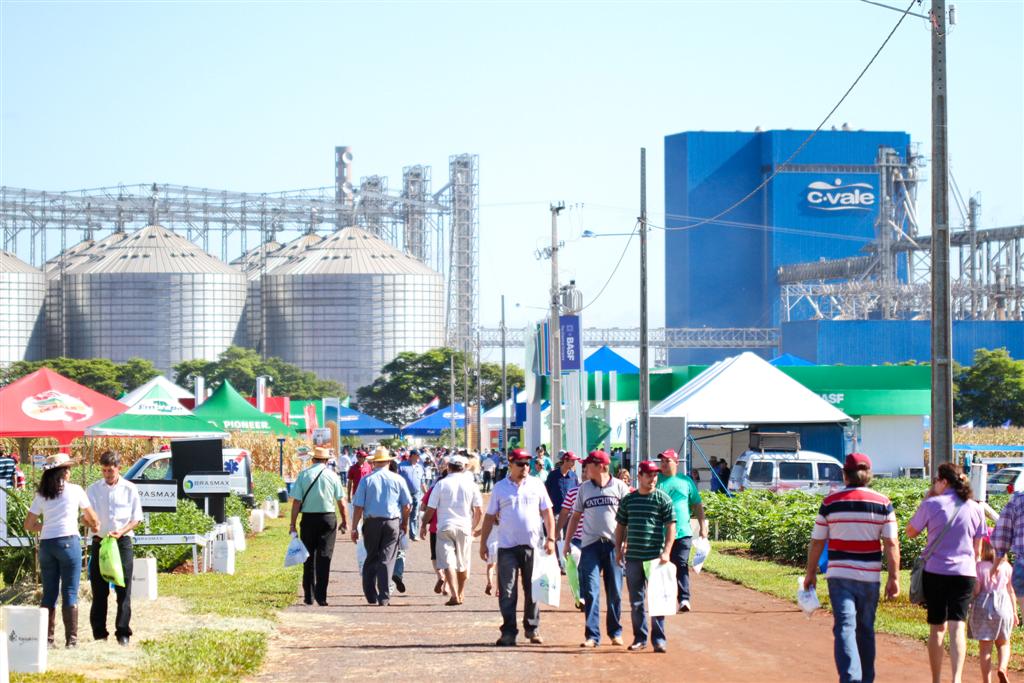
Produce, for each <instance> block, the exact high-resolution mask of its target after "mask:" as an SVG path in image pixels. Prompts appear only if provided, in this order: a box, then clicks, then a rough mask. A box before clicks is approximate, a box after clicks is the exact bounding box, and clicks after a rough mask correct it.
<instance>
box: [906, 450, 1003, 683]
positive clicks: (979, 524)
mask: <svg viewBox="0 0 1024 683" xmlns="http://www.w3.org/2000/svg"><path fill="white" fill-rule="evenodd" d="M972 495H973V494H972V492H971V483H970V480H969V479H968V478H967V475H965V474H964V473H963V470H961V469H960V467H959V466H957V465H953V464H950V463H943V464H942V465H939V474H938V476H937V477H935V483H934V484H932V487H931V489H929V491H928V496H927V497H926V498H925V499H924V500H923V501H922V502H921V505H920V506H919V507H918V508H917V512H915V513H914V516H913V517H912V518H911V519H910V522H909V523H907V536H908V537H909V538H914V537H915V536H917V535H918V534H920V533H921V532H922V531H924V530H925V529H927V530H928V545H927V546H926V547H925V549H924V553H923V555H924V556H925V557H927V561H926V562H925V565H924V586H923V587H924V596H925V601H926V602H927V605H928V624H929V625H930V626H931V635H930V636H929V637H928V661H929V664H931V669H932V680H933V681H939V680H940V677H941V676H942V641H943V639H944V638H945V636H946V629H947V627H948V628H949V659H950V664H951V665H952V667H953V681H954V683H959V681H960V680H961V676H962V674H963V670H964V657H965V656H966V654H967V632H966V631H967V628H966V623H967V608H968V606H969V605H970V602H971V596H972V594H973V592H974V582H975V578H976V569H975V567H976V562H977V560H978V558H979V557H980V555H981V539H982V538H983V537H984V536H985V532H986V525H985V513H984V512H983V510H982V508H981V506H980V505H978V503H976V502H975V501H974V500H972ZM950 520H952V522H951V523H950ZM947 524H949V529H947V530H946V531H945V532H943V530H944V529H946V525H947Z"/></svg>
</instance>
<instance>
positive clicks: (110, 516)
mask: <svg viewBox="0 0 1024 683" xmlns="http://www.w3.org/2000/svg"><path fill="white" fill-rule="evenodd" d="M100 465H101V466H102V468H103V478H102V479H100V480H99V481H97V482H95V483H94V484H92V485H91V486H90V487H89V488H88V490H87V491H86V495H88V497H89V505H90V507H92V509H93V510H95V511H96V516H97V517H98V518H99V521H100V527H99V533H98V534H96V533H95V532H94V534H93V537H92V550H91V551H90V553H89V583H90V584H91V585H92V609H91V610H90V611H89V623H90V624H91V625H92V635H93V638H95V639H96V640H106V639H107V636H108V635H109V632H108V631H107V602H108V600H109V598H110V583H109V582H108V581H107V580H106V579H104V578H103V577H102V576H101V575H100V541H101V540H102V539H103V538H104V537H107V536H109V537H111V538H114V539H116V541H117V549H118V551H119V553H120V555H121V567H122V569H123V570H124V588H121V587H120V586H115V587H114V592H115V593H116V594H117V617H116V619H115V620H114V629H115V630H114V635H115V636H117V642H118V644H119V645H127V644H128V640H129V639H130V638H131V635H132V629H131V626H130V622H131V618H132V598H131V596H132V567H133V557H134V552H133V549H132V536H134V532H133V529H135V527H137V526H138V525H139V523H140V522H142V499H141V498H140V497H139V490H138V489H137V488H136V487H135V484H133V483H131V482H130V481H128V480H127V479H125V478H123V477H122V476H121V456H120V455H118V454H117V453H116V452H114V451H107V452H105V453H104V454H103V455H101V456H100Z"/></svg>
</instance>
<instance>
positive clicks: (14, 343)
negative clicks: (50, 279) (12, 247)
mask: <svg viewBox="0 0 1024 683" xmlns="http://www.w3.org/2000/svg"><path fill="white" fill-rule="evenodd" d="M45 298H46V278H45V276H44V275H43V271H41V270H39V269H37V268H33V267H32V266H30V265H29V264H27V263H25V262H24V261H22V260H21V259H19V258H18V257H16V256H15V255H14V254H10V253H8V252H6V251H0V367H2V366H5V365H9V364H10V363H14V362H16V361H19V360H41V359H42V358H43V355H44V353H45V351H46V337H45V329H44V326H43V303H44V300H45Z"/></svg>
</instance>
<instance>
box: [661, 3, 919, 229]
mask: <svg viewBox="0 0 1024 683" xmlns="http://www.w3.org/2000/svg"><path fill="white" fill-rule="evenodd" d="M916 2H917V0H910V4H909V5H907V9H905V10H903V14H901V15H900V18H899V21H897V22H896V25H895V26H893V27H892V30H891V31H889V35H887V36H886V37H885V40H883V41H882V44H881V45H880V46H879V47H878V49H877V50H875V54H873V55H872V56H871V59H869V60H868V63H867V64H866V65H865V66H864V68H863V69H861V71H860V73H859V74H858V75H857V78H855V79H854V80H853V83H852V84H850V87H849V88H847V89H846V92H845V93H843V96H842V97H840V98H839V101H838V102H836V104H835V106H834V107H832V109H831V111H829V113H828V114H826V115H825V118H823V119H822V120H821V123H819V124H818V126H817V127H816V128H815V129H814V130H813V131H811V134H810V135H808V136H807V137H806V138H805V139H804V141H803V142H801V143H800V146H799V147H797V148H796V150H795V151H794V152H793V153H792V154H790V155H789V157H788V158H787V159H786V160H785V161H783V162H782V163H781V164H778V165H776V166H775V170H774V171H772V173H771V175H769V176H768V177H767V178H765V179H764V180H762V181H761V183H760V184H759V185H758V186H757V187H755V188H754V189H753V190H751V191H750V192H748V193H747V194H746V195H744V196H743V197H742V198H740V199H739V200H738V201H737V202H735V203H734V204H733V205H732V206H729V207H727V208H726V209H724V210H722V211H720V212H719V213H717V214H716V215H714V216H712V217H710V218H706V219H702V220H700V221H698V222H696V223H693V224H692V225H682V226H678V227H673V228H667V227H666V228H661V229H662V230H666V231H668V230H690V229H692V228H696V227H699V226H701V225H705V224H707V223H712V222H715V221H717V220H718V219H719V218H721V217H722V216H724V215H726V214H727V213H729V212H731V211H733V210H734V209H736V208H737V207H739V206H740V205H742V204H744V203H745V202H747V201H748V200H749V199H750V198H752V197H753V196H754V195H756V194H757V193H758V192H760V191H761V190H762V189H764V187H765V186H766V185H768V183H770V182H771V181H772V180H774V179H775V176H777V175H778V174H779V173H781V169H782V168H783V167H784V166H786V165H788V164H789V162H791V161H792V160H793V159H795V158H796V157H797V155H799V154H800V152H802V151H803V150H804V147H806V146H807V145H808V144H809V143H810V142H811V140H812V139H814V136H815V135H817V134H818V133H819V132H821V129H822V128H824V127H825V124H826V123H828V121H829V119H831V118H832V115H833V114H835V113H836V110H838V109H839V107H840V106H842V104H843V102H845V101H846V98H847V97H849V96H850V93H851V92H853V89H854V88H856V87H857V84H858V83H860V81H861V79H862V78H864V75H865V74H866V73H867V72H868V69H870V68H871V65H872V64H874V63H875V60H876V59H878V55H880V54H882V50H884V49H885V46H886V45H888V44H889V40H891V39H892V37H893V35H895V33H896V30H897V29H898V28H899V27H900V25H901V24H902V23H903V20H904V19H906V18H907V15H908V14H910V8H911V7H913V6H914V4H915V3H916Z"/></svg>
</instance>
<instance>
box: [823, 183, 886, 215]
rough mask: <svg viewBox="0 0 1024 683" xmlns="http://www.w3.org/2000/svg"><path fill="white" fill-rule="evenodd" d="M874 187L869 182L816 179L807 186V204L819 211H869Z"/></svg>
mask: <svg viewBox="0 0 1024 683" xmlns="http://www.w3.org/2000/svg"><path fill="white" fill-rule="evenodd" d="M874 190H875V188H874V187H872V186H871V185H870V184H869V183H845V184H844V183H843V180H842V178H836V179H835V182H831V183H830V182H828V181H827V180H816V181H814V182H813V183H811V184H810V185H808V186H807V205H808V206H809V207H810V208H812V209H817V210H819V211H870V210H871V209H872V208H873V207H874V205H875V192H874Z"/></svg>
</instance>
